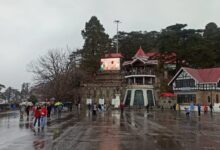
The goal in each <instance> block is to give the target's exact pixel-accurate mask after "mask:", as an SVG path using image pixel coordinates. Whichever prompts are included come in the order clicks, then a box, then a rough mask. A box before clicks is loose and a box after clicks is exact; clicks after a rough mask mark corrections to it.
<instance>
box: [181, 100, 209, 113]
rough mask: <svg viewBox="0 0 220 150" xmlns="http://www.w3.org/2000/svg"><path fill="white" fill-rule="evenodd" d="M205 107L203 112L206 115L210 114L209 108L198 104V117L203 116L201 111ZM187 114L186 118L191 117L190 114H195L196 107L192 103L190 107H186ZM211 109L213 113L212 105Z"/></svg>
mask: <svg viewBox="0 0 220 150" xmlns="http://www.w3.org/2000/svg"><path fill="white" fill-rule="evenodd" d="M202 107H203V111H204V113H207V112H208V106H207V105H206V104H204V105H203V106H202V105H201V104H199V103H198V104H197V108H198V116H200V115H201V109H202ZM184 109H185V113H186V116H189V115H190V112H193V111H194V110H195V105H194V104H193V103H190V105H189V107H188V108H187V107H185V108H184ZM209 109H210V112H211V113H212V112H213V105H212V104H210V105H209Z"/></svg>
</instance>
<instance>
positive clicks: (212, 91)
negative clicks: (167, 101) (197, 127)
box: [168, 67, 220, 104]
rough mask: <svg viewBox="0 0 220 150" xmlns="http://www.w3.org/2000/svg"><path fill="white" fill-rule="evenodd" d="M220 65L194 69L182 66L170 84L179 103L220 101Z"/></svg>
mask: <svg viewBox="0 0 220 150" xmlns="http://www.w3.org/2000/svg"><path fill="white" fill-rule="evenodd" d="M219 80H220V67H219V68H207V69H193V68H187V67H182V68H181V69H180V70H179V71H178V72H177V73H176V75H175V76H174V77H173V78H172V80H171V81H170V82H169V83H168V85H170V86H172V87H173V91H174V92H175V94H176V96H177V102H178V103H180V104H181V103H190V102H194V103H202V104H210V103H212V104H214V103H219V95H220V81H219Z"/></svg>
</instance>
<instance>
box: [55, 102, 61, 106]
mask: <svg viewBox="0 0 220 150" xmlns="http://www.w3.org/2000/svg"><path fill="white" fill-rule="evenodd" d="M54 105H55V106H59V105H63V103H61V102H56V103H55V104H54Z"/></svg>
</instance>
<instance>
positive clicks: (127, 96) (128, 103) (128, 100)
mask: <svg viewBox="0 0 220 150" xmlns="http://www.w3.org/2000/svg"><path fill="white" fill-rule="evenodd" d="M130 102H131V90H128V91H127V95H126V99H125V106H129V105H130Z"/></svg>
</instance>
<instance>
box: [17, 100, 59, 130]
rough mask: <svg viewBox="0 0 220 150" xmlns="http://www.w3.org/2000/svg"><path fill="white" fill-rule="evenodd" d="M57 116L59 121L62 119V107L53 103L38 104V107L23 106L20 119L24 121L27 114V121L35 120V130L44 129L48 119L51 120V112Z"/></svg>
mask: <svg viewBox="0 0 220 150" xmlns="http://www.w3.org/2000/svg"><path fill="white" fill-rule="evenodd" d="M52 111H53V112H54V114H55V115H57V117H58V119H59V118H60V117H61V111H62V106H61V107H60V106H55V105H54V104H51V103H44V104H36V105H21V106H20V118H21V119H23V117H24V115H25V114H26V116H27V120H29V119H31V120H32V119H33V128H34V127H38V128H42V129H44V127H45V125H46V119H47V118H48V119H50V117H51V112H52Z"/></svg>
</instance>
